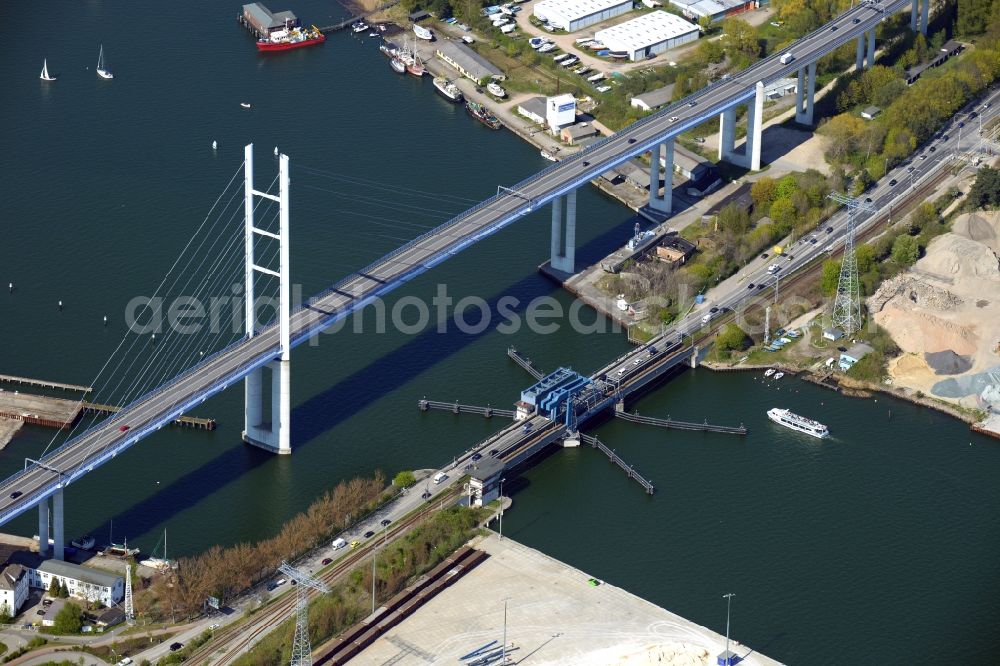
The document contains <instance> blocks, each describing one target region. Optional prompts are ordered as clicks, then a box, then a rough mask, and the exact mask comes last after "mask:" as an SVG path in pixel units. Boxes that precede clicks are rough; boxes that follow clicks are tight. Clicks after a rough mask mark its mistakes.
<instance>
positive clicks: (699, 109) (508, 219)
mask: <svg viewBox="0 0 1000 666" xmlns="http://www.w3.org/2000/svg"><path fill="white" fill-rule="evenodd" d="M909 3H910V0H895V1H894V2H887V3H884V4H885V6H886V10H887V11H890V12H894V11H898V10H899V9H901V8H903V7H908V6H909ZM882 18H883V12H882V10H881V9H877V8H873V6H870V5H863V6H862V5H859V6H856V7H853V8H852V9H850V10H848V11H847V12H845V13H844V14H842V15H841V16H839V17H837V18H836V19H834V20H833V21H832V22H831V23H829V24H827V25H825V26H823V27H822V28H820V29H819V30H817V31H815V32H813V33H811V34H810V35H807V36H806V37H804V38H802V39H801V40H799V41H797V42H796V43H795V44H793V45H792V46H791V47H789V49H787V50H788V51H791V52H792V53H794V55H795V60H794V61H792V62H790V63H788V64H785V65H782V64H781V63H780V62H779V56H778V54H776V55H775V56H772V57H770V58H767V59H764V60H761V61H759V62H757V63H756V64H754V65H753V66H751V67H750V68H748V69H747V70H744V71H743V72H741V73H740V74H738V75H735V76H732V77H730V78H727V79H724V80H720V81H717V82H715V83H713V84H711V85H709V86H708V87H706V88H703V89H702V90H700V91H698V92H696V93H694V94H692V95H691V96H689V97H687V98H685V99H683V100H681V101H679V102H677V103H675V104H673V105H671V106H670V107H667V108H666V109H664V110H663V111H661V112H659V113H657V114H654V115H651V116H648V117H647V118H644V119H643V120H641V121H639V122H637V123H635V124H633V125H632V126H630V127H628V128H626V129H625V130H623V131H622V132H619V133H618V134H615V135H614V136H612V137H609V138H607V139H605V140H603V141H601V142H598V143H597V144H594V145H593V146H591V147H590V148H588V149H587V150H585V151H582V152H580V153H577V154H576V155H574V156H572V157H570V158H568V159H566V160H564V161H562V162H559V163H557V164H554V165H552V166H550V167H548V168H547V169H545V170H543V171H541V172H539V173H537V174H535V175H533V176H531V177H530V178H528V179H526V180H524V181H522V182H521V183H518V184H517V185H515V186H513V187H512V188H510V190H509V191H508V192H505V193H504V194H502V195H499V196H497V197H493V198H491V199H488V200H486V201H484V202H482V203H481V204H479V205H477V206H475V207H473V208H471V209H469V210H468V211H466V212H464V213H462V214H461V215H459V216H458V217H456V218H454V219H453V220H451V221H449V222H447V223H445V224H443V225H441V226H440V227H438V228H436V229H434V230H432V231H431V232H428V233H427V234H425V235H423V236H421V237H418V238H417V239H415V240H413V241H411V242H410V243H408V244H406V245H404V246H402V247H401V248H399V249H398V250H396V251H395V252H392V253H390V254H388V255H386V256H385V257H383V258H382V259H380V260H379V261H377V262H376V263H375V264H372V265H371V266H369V267H367V268H365V269H363V270H361V271H359V272H357V273H354V274H352V275H351V276H349V277H347V278H345V279H344V280H342V281H341V282H340V283H338V284H336V285H334V287H332V288H331V289H329V290H327V291H326V292H324V293H322V294H319V295H318V296H316V297H314V298H313V299H311V300H310V302H309V303H307V304H306V305H304V306H303V307H301V308H300V309H298V310H296V311H295V312H294V313H293V315H292V321H291V334H292V344H293V345H297V344H300V343H301V342H303V341H305V340H307V339H308V338H310V337H311V336H313V335H315V334H316V333H318V332H320V331H322V330H323V329H325V328H328V327H329V326H331V325H332V324H333V323H335V322H336V321H337V320H339V319H340V318H342V317H344V316H347V315H349V314H350V313H351V312H353V311H355V310H357V309H359V308H362V307H364V306H365V305H366V304H367V303H368V302H369V301H370V300H372V299H374V298H376V297H379V296H382V295H384V294H386V293H388V292H390V291H392V290H393V289H395V288H396V287H398V286H400V285H402V284H404V283H405V282H406V281H408V280H410V279H412V278H414V277H415V276H417V275H419V274H421V273H423V272H425V271H427V270H429V269H430V268H433V267H434V266H436V265H437V264H439V263H441V262H443V261H445V260H447V259H448V258H450V257H451V256H453V255H455V254H457V253H458V252H460V251H462V250H463V249H465V248H467V247H469V246H471V245H473V244H474V243H476V242H478V241H479V240H481V239H483V238H485V237H487V236H489V235H491V234H493V233H495V232H496V231H499V230H500V229H502V228H504V227H505V226H507V225H509V224H511V223H512V222H514V221H516V220H517V219H519V218H521V217H523V216H524V215H526V214H527V213H530V212H532V211H533V210H535V209H537V208H538V207H540V206H542V205H543V204H545V203H547V202H548V201H551V200H552V199H554V198H556V197H558V196H561V195H563V194H565V193H567V192H569V191H571V190H573V189H576V188H578V187H580V186H581V185H583V184H585V183H587V182H589V181H590V180H591V179H593V178H596V177H598V176H599V175H600V174H601V173H604V172H605V171H607V170H608V169H610V168H612V167H614V166H616V165H618V164H621V163H622V162H624V161H626V160H628V159H630V158H631V157H633V156H635V155H637V154H640V153H642V152H645V151H646V150H649V149H650V148H651V147H653V146H655V145H657V144H659V143H661V142H663V141H665V140H668V139H670V138H672V137H673V136H676V135H677V134H680V133H681V132H683V131H685V130H687V129H689V128H691V127H695V126H697V125H699V124H701V123H702V122H704V121H705V120H707V119H710V118H712V117H714V116H716V115H717V114H718V113H720V112H721V111H723V110H724V109H726V108H729V107H731V106H733V105H734V104H736V103H738V102H741V101H746V100H748V99H751V98H752V97H753V95H754V94H755V86H756V83H757V82H758V81H763V82H764V83H765V84H766V83H768V82H769V81H771V80H774V79H777V78H781V77H784V76H787V75H790V74H792V73H793V72H795V71H796V70H797V69H799V68H800V67H803V66H805V65H807V64H808V63H809V62H811V61H813V60H815V59H817V58H818V57H820V56H821V55H823V54H825V53H827V52H829V51H831V50H833V49H834V48H836V47H837V46H839V45H841V44H844V43H847V42H850V41H852V40H854V39H856V38H857V37H858V36H859V35H861V34H862V33H863V32H864V31H866V30H868V29H870V28H872V27H874V26H875V25H876V24H877V23H878V22H879V21H881V20H882ZM789 268H791V267H789ZM277 356H278V331H277V327H276V326H270V327H268V328H265V329H264V330H262V331H260V332H259V333H258V334H257V335H255V336H254V337H253V338H250V339H245V340H243V341H240V342H238V343H236V344H235V345H232V346H230V347H228V348H226V349H225V350H223V351H221V352H219V353H217V354H215V355H214V356H212V357H209V358H206V359H205V360H204V361H202V362H201V363H199V364H198V365H197V366H195V367H194V368H192V369H191V370H188V371H186V372H185V373H182V374H181V375H179V376H178V377H177V378H175V379H174V380H172V381H171V382H170V383H167V384H165V385H163V386H161V387H159V388H158V389H156V390H154V391H153V392H151V393H149V394H147V395H145V396H143V397H141V398H139V399H137V400H136V401H134V402H133V403H132V404H130V405H128V406H127V407H126V408H125V409H124V410H123V411H122V412H121V413H119V414H118V415H117V416H115V417H113V418H110V419H108V420H106V421H104V422H102V423H101V424H99V425H97V426H95V427H93V428H91V429H90V430H88V431H87V432H85V433H83V434H81V435H79V436H77V437H75V438H74V439H72V440H70V441H69V442H67V443H65V444H64V445H62V446H61V447H60V448H59V449H56V450H54V451H52V452H51V453H49V454H48V455H46V456H45V457H44V459H43V460H42V463H43V465H32V466H31V467H28V468H27V469H26V470H24V471H22V472H19V473H17V474H15V475H13V476H11V477H9V478H8V479H6V480H4V481H3V482H2V483H0V524H4V523H6V522H8V521H9V520H11V519H12V518H14V517H15V516H17V515H19V514H21V513H23V512H25V511H28V510H29V509H31V508H32V507H34V506H35V505H37V504H38V503H39V501H40V500H41V499H43V498H44V497H47V496H49V495H52V494H53V493H55V492H56V491H57V490H58V489H60V488H62V487H64V486H65V485H67V484H69V483H71V482H72V481H74V480H75V479H77V478H79V477H80V476H82V475H83V474H85V473H87V472H89V471H90V470H92V469H94V468H95V467H97V466H99V465H102V464H104V463H106V462H108V461H110V460H111V459H113V458H114V457H115V456H116V455H117V454H118V453H119V452H121V451H122V450H124V449H126V448H128V447H129V446H132V445H133V444H135V443H136V442H138V441H140V440H141V439H142V438H143V437H145V436H147V435H149V434H150V433H152V432H155V431H156V430H157V429H159V428H160V427H162V426H163V425H165V424H167V423H169V422H170V421H172V420H173V419H175V418H176V417H177V416H179V415H181V414H183V413H184V412H186V411H187V410H189V409H191V408H193V407H195V406H196V405H198V404H200V403H201V402H203V401H204V400H205V399H206V398H208V397H210V396H211V395H214V394H215V393H217V392H219V391H222V390H224V389H225V388H227V387H228V386H229V385H230V384H232V383H234V382H237V381H238V380H240V379H241V378H243V377H245V376H246V375H247V374H249V372H251V371H252V370H254V369H256V368H257V367H260V366H262V365H264V364H265V363H267V362H269V361H271V360H273V359H275V358H276V357H277Z"/></svg>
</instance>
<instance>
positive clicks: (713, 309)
mask: <svg viewBox="0 0 1000 666" xmlns="http://www.w3.org/2000/svg"><path fill="white" fill-rule="evenodd" d="M718 311H719V308H717V307H713V308H712V309H711V310H709V312H712V313H715V312H718Z"/></svg>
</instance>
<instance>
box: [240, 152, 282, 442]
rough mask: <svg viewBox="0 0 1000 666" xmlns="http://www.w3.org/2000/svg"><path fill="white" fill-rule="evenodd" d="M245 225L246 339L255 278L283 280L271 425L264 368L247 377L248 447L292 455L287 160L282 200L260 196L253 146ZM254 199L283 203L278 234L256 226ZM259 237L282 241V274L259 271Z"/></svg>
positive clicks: (247, 166)
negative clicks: (256, 245) (257, 275)
mask: <svg viewBox="0 0 1000 666" xmlns="http://www.w3.org/2000/svg"><path fill="white" fill-rule="evenodd" d="M243 172H244V219H245V222H246V271H245V272H246V285H245V287H244V291H245V296H246V311H245V314H244V319H245V320H246V321H245V327H246V335H247V338H252V337H253V336H254V335H255V334H256V321H257V313H256V308H255V307H254V274H255V273H260V274H262V275H268V276H271V277H275V278H278V327H279V336H280V347H281V349H280V356H279V357H278V360H276V361H272V362H271V363H268V364H267V367H268V368H270V370H271V421H270V422H269V423H265V422H264V368H258V369H256V370H254V371H253V372H251V373H250V374H249V375H247V378H246V380H245V385H246V409H245V412H244V427H243V441H245V442H246V443H248V444H252V445H254V446H258V447H260V448H262V449H266V450H268V451H272V452H274V453H281V454H289V453H291V452H292V444H291V415H292V402H291V401H292V395H291V394H292V376H291V354H290V352H291V344H290V340H289V338H290V333H289V315H290V313H291V304H290V298H289V295H290V281H289V277H288V217H289V215H288V201H289V197H288V186H289V178H288V155H285V154H284V153H282V154H281V156H280V157H279V159H278V195H277V196H275V195H273V194H269V193H267V192H260V191H258V190H255V189H254V188H253V144H252V143H251V144H247V146H246V148H245V149H244V159H243ZM254 197H262V198H264V199H270V200H271V201H276V202H277V203H278V233H273V232H271V231H267V230H266V229H258V228H257V227H255V226H254V219H253V210H254ZM255 236H263V237H265V238H270V239H272V240H276V241H278V257H279V259H278V270H277V271H275V270H272V269H270V268H267V267H264V266H258V265H257V264H256V263H255V262H254V240H255Z"/></svg>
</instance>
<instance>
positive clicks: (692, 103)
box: [688, 101, 698, 106]
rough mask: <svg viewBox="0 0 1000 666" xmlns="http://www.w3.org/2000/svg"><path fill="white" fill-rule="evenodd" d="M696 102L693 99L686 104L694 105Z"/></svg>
mask: <svg viewBox="0 0 1000 666" xmlns="http://www.w3.org/2000/svg"><path fill="white" fill-rule="evenodd" d="M697 103H698V102H695V101H691V102H688V106H694V105H695V104H697Z"/></svg>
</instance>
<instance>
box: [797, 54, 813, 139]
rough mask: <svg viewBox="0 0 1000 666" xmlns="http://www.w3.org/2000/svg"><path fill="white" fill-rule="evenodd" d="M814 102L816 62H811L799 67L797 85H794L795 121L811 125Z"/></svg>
mask: <svg viewBox="0 0 1000 666" xmlns="http://www.w3.org/2000/svg"><path fill="white" fill-rule="evenodd" d="M815 102H816V63H814V62H813V63H810V64H809V65H808V66H806V67H802V68H801V69H799V80H798V85H796V87H795V122H797V123H799V124H800V125H812V124H813V106H814V105H815Z"/></svg>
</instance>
